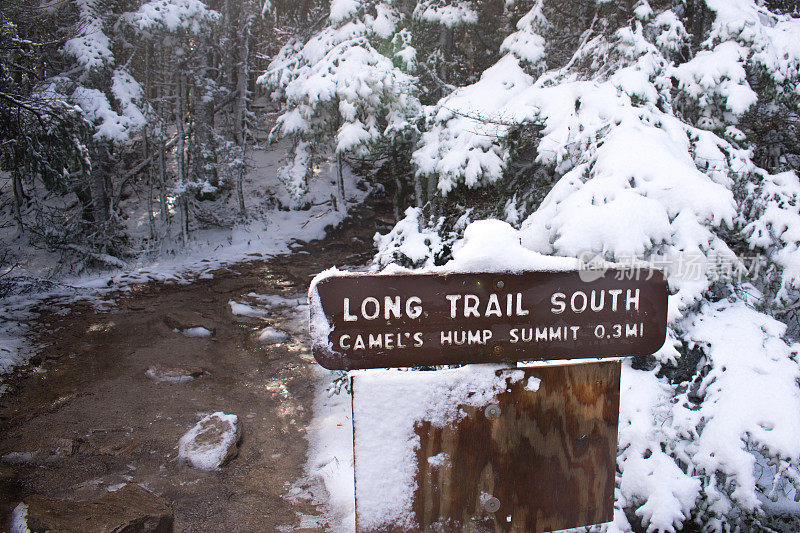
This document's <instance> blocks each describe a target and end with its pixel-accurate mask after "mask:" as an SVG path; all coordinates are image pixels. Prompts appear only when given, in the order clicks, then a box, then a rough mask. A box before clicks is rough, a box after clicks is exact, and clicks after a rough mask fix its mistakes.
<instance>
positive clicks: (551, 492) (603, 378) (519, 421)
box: [354, 361, 620, 533]
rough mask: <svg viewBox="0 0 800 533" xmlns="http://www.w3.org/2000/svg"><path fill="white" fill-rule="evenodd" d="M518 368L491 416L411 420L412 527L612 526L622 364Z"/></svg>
mask: <svg viewBox="0 0 800 533" xmlns="http://www.w3.org/2000/svg"><path fill="white" fill-rule="evenodd" d="M521 370H522V371H524V373H525V378H524V379H523V380H521V381H518V382H517V383H515V384H514V385H512V386H511V387H510V388H509V390H507V391H506V392H504V393H502V394H500V395H499V396H498V401H497V405H498V406H499V408H500V415H499V416H498V417H497V418H496V419H493V420H492V419H489V418H487V416H486V413H485V409H483V408H481V409H476V408H471V407H464V410H465V411H466V412H467V413H468V416H466V417H464V418H463V419H462V420H461V421H459V422H458V423H457V424H456V425H454V426H449V427H444V428H437V427H434V426H433V425H432V424H431V423H430V422H426V421H421V422H420V423H418V424H417V426H416V433H417V435H419V437H420V447H419V449H418V450H417V461H418V473H417V477H416V482H417V489H416V492H415V495H414V502H413V512H414V515H415V517H416V521H417V524H418V527H415V528H413V529H411V530H413V531H437V532H438V531H443V532H444V531H453V532H456V531H476V532H478V531H514V532H531V533H533V532H539V531H551V530H557V529H564V528H568V527H577V526H582V525H588V524H595V523H601V522H607V521H610V520H612V513H613V494H614V472H615V464H616V463H615V461H616V446H617V420H618V416H619V378H620V363H619V362H616V361H610V362H609V361H604V362H593V363H583V364H567V365H549V366H543V367H537V368H525V369H521ZM510 371H514V369H509V370H504V371H501V372H510ZM529 378H538V379H540V380H541V383H540V385H539V389H538V390H536V391H531V390H526V388H525V387H526V385H528V380H529ZM356 391H357V388H356ZM359 423H362V421H358V420H354V425H355V426H357V425H358V424H359ZM355 438H358V433H357V431H356V437H355ZM431 457H437V458H438V459H440V461H434V462H433V463H432V462H431V461H429V458H431ZM442 459H444V460H442ZM355 461H356V468H358V461H359V458H358V456H356V457H355ZM490 498H495V499H496V500H497V501H494V500H491V501H489V505H486V502H487V500H489V499H490ZM498 502H499V509H497V510H496V511H494V512H490V511H491V510H492V509H491V503H498ZM487 507H488V508H489V510H487ZM356 515H357V516H358V486H356ZM357 529H358V531H365V530H364V529H363V528H361V527H357ZM389 530H394V531H408V529H397V528H395V529H391V528H390V529H384V531H389Z"/></svg>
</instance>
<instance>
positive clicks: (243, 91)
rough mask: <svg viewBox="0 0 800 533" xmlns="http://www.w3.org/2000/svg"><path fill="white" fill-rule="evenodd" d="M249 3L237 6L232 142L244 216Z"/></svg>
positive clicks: (250, 23) (238, 191)
mask: <svg viewBox="0 0 800 533" xmlns="http://www.w3.org/2000/svg"><path fill="white" fill-rule="evenodd" d="M248 7H250V3H249V2H245V3H244V4H243V5H240V6H239V17H238V18H239V24H238V30H239V34H238V39H237V41H238V46H237V51H238V58H237V59H238V62H237V64H236V102H235V105H234V130H233V135H234V140H235V141H236V145H237V146H238V147H239V155H240V157H241V158H242V162H241V165H240V167H239V169H238V172H237V173H236V195H237V197H238V200H239V214H240V215H241V216H245V214H246V209H245V205H244V190H243V182H244V174H245V169H246V164H245V156H246V152H247V104H248V95H247V85H248V81H249V80H248V78H249V76H250V67H249V64H248V63H249V56H250V32H251V30H252V26H253V17H252V15H251V13H250V10H249V9H247V8H248Z"/></svg>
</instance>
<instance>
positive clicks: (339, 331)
mask: <svg viewBox="0 0 800 533" xmlns="http://www.w3.org/2000/svg"><path fill="white" fill-rule="evenodd" d="M592 277H595V276H594V272H593V271H567V272H523V273H503V274H497V273H491V274H490V273H478V274H445V275H435V274H434V275H431V274H401V275H396V274H388V275H387V274H346V275H339V276H333V277H329V278H324V279H322V280H321V281H320V282H319V283H317V284H316V285H314V287H312V296H313V291H314V290H316V291H317V294H318V295H319V303H320V305H321V309H318V308H315V307H316V306H313V305H312V314H313V313H317V314H319V313H320V311H321V313H322V314H323V315H324V317H318V316H317V317H315V316H312V324H314V323H316V322H317V321H318V320H325V321H326V322H327V323H328V324H329V326H330V327H331V328H332V329H331V331H330V333H329V334H328V335H327V338H322V339H321V338H319V336H318V335H317V336H315V338H314V341H315V342H314V346H313V351H314V357H315V358H316V360H317V361H318V362H319V363H320V364H321V365H322V366H324V367H325V368H329V369H336V370H344V369H355V368H388V367H400V366H428V365H446V364H464V363H489V362H492V363H498V362H516V361H531V360H543V359H573V358H584V357H611V356H623V355H624V356H630V355H649V354H652V353H653V352H655V351H657V350H658V349H659V348H660V347H661V345H662V344H663V343H664V339H665V337H666V330H667V328H666V322H667V321H666V313H667V284H666V281H665V280H664V277H663V275H662V274H661V272H659V271H657V270H647V269H639V270H608V271H606V272H605V276H603V277H600V278H597V279H592V280H591V281H583V279H587V278H592Z"/></svg>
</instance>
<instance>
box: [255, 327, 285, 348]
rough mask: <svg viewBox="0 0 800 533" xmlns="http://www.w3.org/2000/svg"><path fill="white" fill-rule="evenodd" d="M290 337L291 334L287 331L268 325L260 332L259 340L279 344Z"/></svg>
mask: <svg viewBox="0 0 800 533" xmlns="http://www.w3.org/2000/svg"><path fill="white" fill-rule="evenodd" d="M289 339H290V336H289V334H288V333H286V332H285V331H281V330H279V329H277V328H273V327H272V326H267V327H265V328H264V329H262V330H261V331H259V332H258V340H260V341H261V342H263V343H266V344H278V343H281V342H285V341H287V340H289Z"/></svg>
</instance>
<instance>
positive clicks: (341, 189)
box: [336, 154, 347, 210]
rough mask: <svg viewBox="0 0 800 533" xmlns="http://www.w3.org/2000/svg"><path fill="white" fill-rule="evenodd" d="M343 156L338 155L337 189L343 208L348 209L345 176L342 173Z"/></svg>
mask: <svg viewBox="0 0 800 533" xmlns="http://www.w3.org/2000/svg"><path fill="white" fill-rule="evenodd" d="M342 164H343V163H342V154H336V187H337V189H338V193H339V198H341V200H342V208H343V209H345V210H346V209H347V202H346V200H345V197H344V175H343V172H342Z"/></svg>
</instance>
